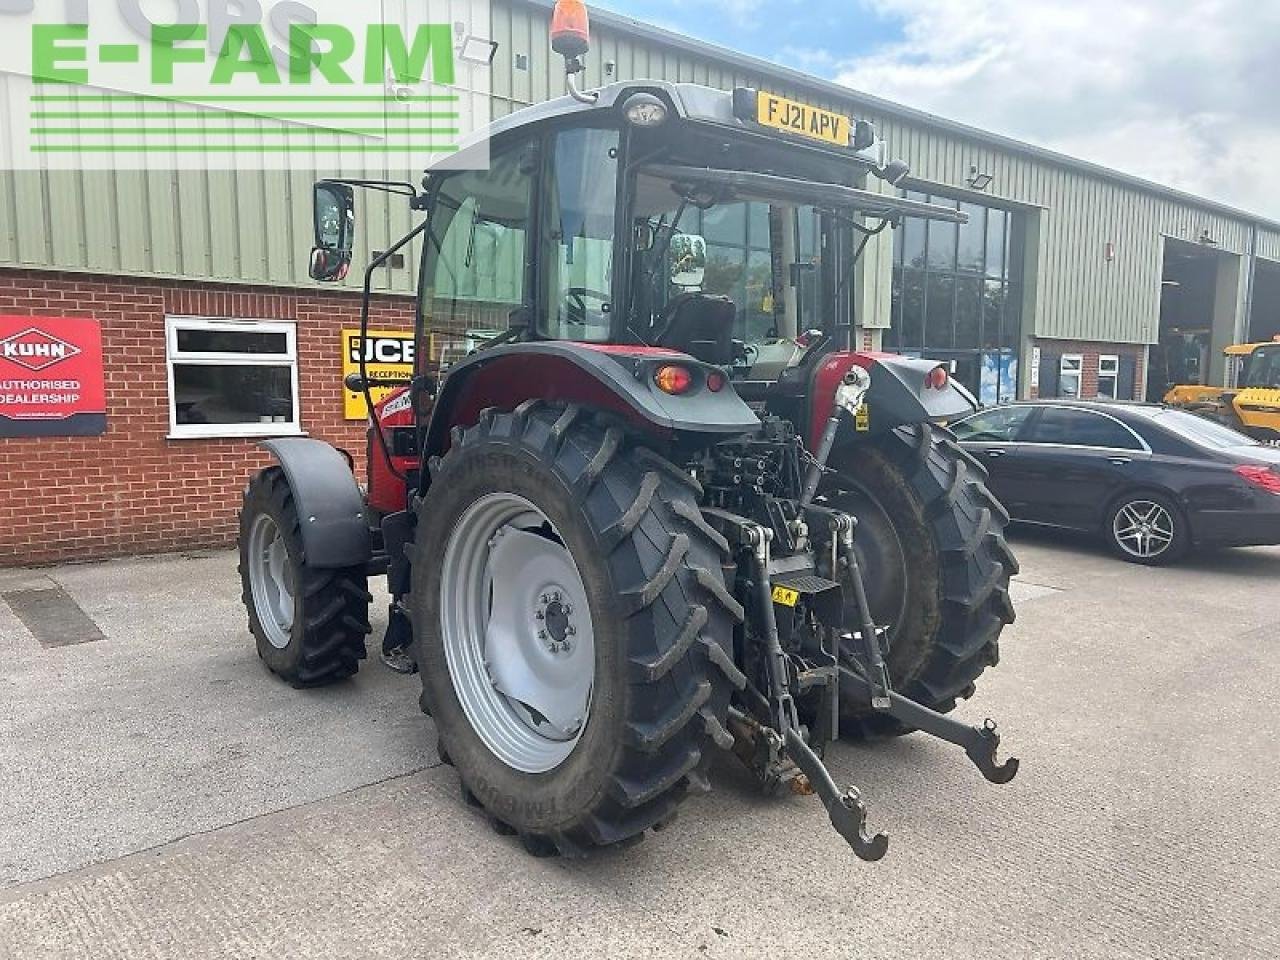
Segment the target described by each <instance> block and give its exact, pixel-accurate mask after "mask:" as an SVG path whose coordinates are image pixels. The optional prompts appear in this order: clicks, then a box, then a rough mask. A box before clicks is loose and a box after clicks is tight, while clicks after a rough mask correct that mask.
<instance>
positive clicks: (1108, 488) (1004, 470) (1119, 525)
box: [952, 400, 1280, 565]
mask: <svg viewBox="0 0 1280 960" xmlns="http://www.w3.org/2000/svg"><path fill="white" fill-rule="evenodd" d="M952 428H953V429H954V430H955V433H956V436H957V437H958V438H959V440H960V442H961V444H962V445H963V446H964V448H965V449H966V450H968V451H969V453H971V454H972V455H973V456H974V457H976V458H977V459H978V460H979V461H980V462H981V463H983V464H984V465H985V466H986V467H987V468H988V469H989V470H990V471H991V480H990V486H991V489H992V491H993V492H994V493H995V495H996V496H997V497H998V498H999V499H1000V500H1001V501H1002V502H1003V503H1004V505H1005V507H1006V508H1007V509H1008V510H1009V513H1010V514H1011V515H1012V517H1013V519H1014V520H1016V521H1020V522H1024V523H1031V524H1040V525H1044V526H1051V527H1061V528H1068V529H1073V530H1083V531H1088V532H1090V533H1096V534H1099V535H1100V536H1102V537H1103V538H1104V539H1105V540H1106V542H1107V543H1108V545H1109V546H1110V547H1111V549H1112V550H1113V551H1114V552H1115V553H1116V554H1117V555H1118V556H1120V557H1122V558H1123V559H1125V560H1129V561H1132V562H1134V563H1143V564H1149V565H1157V564H1165V563H1172V562H1173V561H1175V560H1177V559H1179V558H1180V557H1182V556H1185V555H1186V554H1187V553H1188V552H1189V551H1191V550H1192V549H1196V548H1213V547H1243V546H1267V545H1273V544H1280V447H1275V446H1267V445H1264V444H1262V443H1259V442H1258V441H1256V440H1253V439H1251V438H1249V437H1246V436H1244V435H1243V434H1240V433H1237V432H1236V431H1234V430H1231V429H1229V428H1227V427H1224V426H1221V425H1219V424H1217V423H1214V422H1212V421H1209V420H1205V419H1203V418H1201V417H1199V416H1196V415H1195V414H1192V413H1187V412H1186V411H1183V410H1176V409H1173V408H1170V407H1165V406H1161V405H1158V404H1137V403H1115V402H1110V401H1106V402H1104V401H1075V400H1072V401H1056V400H1046V401H1032V402H1027V403H1013V404H1008V405H1006V406H1000V407H995V408H992V409H987V410H983V411H980V412H978V413H976V414H973V415H971V416H969V417H966V418H965V419H962V420H960V421H958V422H956V423H954V424H952Z"/></svg>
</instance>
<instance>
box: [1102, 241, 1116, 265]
mask: <svg viewBox="0 0 1280 960" xmlns="http://www.w3.org/2000/svg"><path fill="white" fill-rule="evenodd" d="M1102 259H1104V260H1106V261H1107V263H1113V262H1114V261H1115V259H1116V245H1115V242H1114V241H1112V240H1108V241H1107V244H1106V246H1105V247H1103V248H1102Z"/></svg>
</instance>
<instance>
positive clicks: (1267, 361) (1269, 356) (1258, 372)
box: [1241, 346, 1280, 390]
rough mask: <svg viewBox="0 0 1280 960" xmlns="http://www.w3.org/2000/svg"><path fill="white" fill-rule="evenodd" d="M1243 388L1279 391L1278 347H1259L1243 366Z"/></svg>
mask: <svg viewBox="0 0 1280 960" xmlns="http://www.w3.org/2000/svg"><path fill="white" fill-rule="evenodd" d="M1241 386H1243V387H1246V388H1248V387H1253V388H1258V387H1261V388H1263V389H1266V390H1276V389H1280V346H1274V347H1261V348H1259V349H1258V350H1255V351H1254V352H1253V356H1251V357H1250V358H1249V362H1248V364H1247V365H1246V366H1245V371H1244V380H1243V382H1242V383H1241Z"/></svg>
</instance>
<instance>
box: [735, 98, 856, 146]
mask: <svg viewBox="0 0 1280 960" xmlns="http://www.w3.org/2000/svg"><path fill="white" fill-rule="evenodd" d="M756 122H757V123H759V124H762V125H763V126H766V127H772V128H773V129H775V130H782V131H784V132H786V133H794V134H796V135H797V136H801V137H808V138H809V139H810V140H821V141H822V142H823V143H830V144H833V145H834V146H837V147H847V146H849V134H850V131H851V129H852V127H853V122H852V121H851V120H850V119H849V118H848V117H846V116H843V115H841V114H839V113H832V112H831V111H830V110H821V109H819V108H818V107H811V106H809V104H807V103H798V102H796V101H795V100H788V99H787V98H786V97H780V96H778V95H777V94H773V93H764V92H763V91H761V93H760V94H759V99H758V100H757V102H756Z"/></svg>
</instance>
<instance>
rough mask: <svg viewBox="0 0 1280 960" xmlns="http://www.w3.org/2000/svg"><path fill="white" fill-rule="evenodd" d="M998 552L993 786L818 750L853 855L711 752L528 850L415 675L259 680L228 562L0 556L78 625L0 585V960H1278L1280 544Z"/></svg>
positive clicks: (910, 747) (851, 750)
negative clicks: (484, 790)
mask: <svg viewBox="0 0 1280 960" xmlns="http://www.w3.org/2000/svg"><path fill="white" fill-rule="evenodd" d="M1016 545H1017V547H1018V549H1019V553H1020V555H1021V557H1022V559H1023V574H1022V576H1021V577H1020V578H1019V584H1018V593H1017V597H1018V599H1019V601H1020V602H1019V614H1020V618H1019V621H1018V623H1017V624H1016V626H1015V627H1014V628H1012V629H1011V630H1010V632H1009V633H1008V634H1007V639H1006V642H1005V644H1004V662H1003V663H1002V665H1001V667H1000V669H998V670H996V671H994V672H993V673H991V674H989V675H988V676H987V677H986V678H985V680H984V681H983V683H982V684H981V685H980V687H979V695H978V697H977V698H976V699H975V701H973V702H971V703H969V704H966V705H965V706H964V707H963V708H962V711H963V714H964V715H965V716H966V717H968V718H970V719H972V720H975V721H976V720H980V719H981V718H982V717H984V716H987V715H992V716H995V717H997V718H999V720H1000V722H1001V728H1002V730H1003V731H1004V733H1005V737H1006V740H1005V742H1006V745H1007V746H1008V748H1009V752H1010V753H1013V754H1016V755H1017V756H1019V757H1020V758H1021V759H1022V772H1021V773H1020V774H1019V776H1018V778H1017V779H1016V780H1015V781H1014V782H1013V783H1012V784H1011V785H1009V786H1007V787H1004V788H997V787H994V786H990V785H988V784H986V783H985V782H984V781H983V780H982V779H981V777H980V776H979V775H978V773H977V772H976V771H975V770H974V769H973V768H972V767H971V766H970V765H969V764H968V762H967V761H966V760H965V759H964V757H963V755H962V754H960V753H959V752H958V751H956V750H954V749H953V748H949V747H947V746H945V745H943V744H940V743H936V742H933V741H930V740H928V739H925V738H922V737H919V736H913V737H908V738H906V739H903V740H900V741H895V742H889V743H881V744H877V745H874V746H872V747H864V746H856V745H855V746H845V745H842V746H840V747H838V748H837V749H836V750H834V751H833V754H834V755H833V756H832V757H831V762H832V766H833V767H834V769H835V771H836V776H837V780H841V781H848V782H855V783H857V784H859V785H860V786H862V787H863V789H864V792H865V793H866V794H867V795H868V798H869V800H870V802H871V805H872V822H873V825H874V826H876V827H880V828H886V829H888V830H889V832H890V833H891V834H892V836H893V844H892V847H891V849H890V853H889V856H888V857H887V858H886V859H885V860H884V861H882V862H881V863H879V864H864V863H861V862H859V861H858V860H856V859H855V858H854V857H853V856H852V854H851V853H850V852H849V851H848V849H847V848H846V847H845V846H844V845H843V843H842V842H841V841H840V840H839V838H838V837H837V836H836V835H835V834H834V833H833V832H832V831H831V830H830V828H829V826H828V824H827V821H826V817H825V815H824V813H823V811H822V809H821V806H820V805H819V804H818V802H817V801H816V800H814V799H803V798H791V799H788V800H785V801H777V802H770V801H765V800H763V799H762V798H760V797H758V796H757V795H756V794H755V793H754V792H753V790H752V787H751V784H750V783H749V781H748V779H747V778H746V777H745V776H744V775H742V774H741V773H740V772H739V771H738V770H737V769H736V768H735V767H734V766H733V765H732V764H729V763H726V764H724V765H723V766H722V769H721V770H720V771H719V772H718V775H717V776H716V777H715V780H714V783H715V786H716V790H715V792H714V793H712V794H711V795H710V796H708V797H704V798H698V799H695V800H692V801H690V802H689V803H687V804H686V805H685V807H684V808H683V812H682V815H681V817H680V819H679V820H678V821H677V822H676V823H675V824H674V825H673V826H672V827H671V828H670V829H669V830H667V831H666V832H664V833H663V834H661V835H658V836H650V837H649V838H648V839H647V840H646V842H644V843H642V844H640V845H639V846H637V847H635V848H632V849H630V850H627V851H623V852H613V853H605V854H602V855H599V856H597V857H595V858H593V859H591V860H588V861H587V862H585V863H579V862H564V861H558V860H551V861H546V860H533V859H531V858H529V857H527V856H526V855H525V854H524V853H523V852H522V851H521V850H520V849H519V848H518V847H517V845H516V844H515V843H513V842H512V841H511V840H510V839H507V838H502V837H499V836H496V835H495V834H494V833H492V832H491V831H490V830H489V828H488V827H487V826H486V825H485V823H484V822H483V821H482V820H481V819H480V818H479V817H478V816H476V815H475V814H474V813H473V812H472V811H470V810H469V809H467V808H466V807H464V806H463V805H462V803H461V801H460V799H459V796H458V785H457V779H456V777H455V776H454V773H453V771H452V770H451V769H450V768H448V767H444V766H441V765H439V763H438V759H437V757H436V756H435V754H434V750H433V744H434V737H433V735H432V732H431V724H430V721H429V720H427V719H426V718H424V717H423V716H422V715H421V714H420V713H419V712H418V710H417V706H416V694H417V689H418V681H417V679H416V678H404V677H397V676H394V675H392V674H390V673H389V672H387V671H385V670H383V669H382V668H381V667H380V666H377V665H370V666H369V667H367V668H366V670H365V671H364V672H363V673H362V674H361V675H360V677H359V678H358V679H357V680H356V681H354V682H352V683H349V684H346V685H344V686H342V687H339V688H337V689H332V690H327V691H316V692H309V693H297V692H295V691H293V690H290V689H288V688H287V687H284V686H282V685H281V684H279V683H278V682H275V681H274V680H273V679H272V678H271V677H270V676H269V675H268V674H267V673H266V672H265V671H264V670H263V669H262V668H261V666H260V664H259V662H258V660H257V657H256V656H255V654H254V652H253V647H252V643H251V642H250V640H249V638H248V634H247V631H246V628H245V624H244V617H243V614H242V613H241V610H240V606H239V600H238V593H239V587H238V583H237V582H236V577H235V562H234V558H233V557H232V556H231V555H230V554H222V553H219V554H216V555H206V556H193V557H168V558H162V559H144V560H133V561H126V562H117V563H110V564H100V565H89V566H75V567H64V568H59V569H54V570H47V571H44V570H41V571H0V592H3V593H6V594H12V593H14V592H20V591H23V590H25V589H48V588H52V587H54V586H61V587H62V588H63V589H65V591H66V592H67V594H68V595H69V596H70V597H71V598H73V599H74V600H75V601H76V602H77V603H78V604H79V606H80V607H81V608H82V609H83V610H84V612H85V613H86V614H87V615H88V617H89V618H90V619H91V620H92V621H93V623H94V624H96V626H97V628H98V629H99V630H100V631H101V634H102V639H99V640H97V641H95V642H91V643H86V644H82V645H74V646H46V645H45V644H42V643H41V642H40V640H39V639H38V638H37V637H36V636H33V635H32V634H31V633H30V632H28V630H27V629H26V628H25V627H24V626H23V625H22V623H21V622H20V621H19V620H18V619H17V618H16V616H15V615H14V614H13V612H12V610H11V607H10V605H8V604H6V603H0V663H2V664H3V666H2V667H0V957H5V958H13V960H25V958H36V957H39V958H46V957H49V958H64V957H92V958H95V960H97V958H115V957H122V958H123V957H130V958H132V957H166V958H196V957H237V958H239V957H272V958H277V957H316V958H325V960H329V958H344V960H345V958H359V957H366V956H367V957H422V958H435V957H445V956H503V957H524V956H545V957H555V958H570V957H597V956H612V957H623V956H626V957H631V956H638V957H644V956H653V957H680V956H690V957H704V956H706V957H716V956H720V957H741V956H757V955H758V956H771V957H776V956H781V955H784V954H785V955H787V956H823V957H842V958H844V957H921V958H922V957H928V958H930V960H934V958H944V957H956V958H966V960H971V958H983V960H990V958H1000V957H1011V958H1023V957H1061V958H1073V960H1074V958H1085V957H1132V958H1143V960H1147V958H1154V957H1176V958H1192V957H1204V958H1215V960H1217V958H1224V957H1232V958H1244V957H1260V958H1261V957H1268V958H1274V957H1276V956H1280V930H1278V929H1277V927H1276V924H1275V918H1276V917H1277V916H1280V813H1277V810H1276V803H1275V797H1276V795H1277V792H1280V750H1277V748H1276V745H1277V743H1278V742H1280V711H1277V709H1276V691H1277V689H1278V688H1280V648H1278V646H1277V641H1278V640H1280V589H1277V588H1278V587H1280V550H1251V551H1236V552H1232V553H1225V554H1217V555H1213V556H1206V557H1204V558H1201V559H1199V560H1196V561H1194V562H1192V563H1190V564H1188V565H1186V566H1183V567H1179V568H1177V569H1173V570H1159V571H1152V570H1145V569H1142V568H1138V567H1133V566H1129V565H1126V564H1123V563H1119V562H1117V561H1114V560H1112V559H1110V558H1109V557H1107V556H1106V555H1104V554H1103V553H1101V552H1100V551H1099V550H1097V549H1094V548H1093V547H1091V546H1089V545H1087V544H1082V543H1080V542H1078V541H1070V542H1066V543H1059V542H1057V540H1056V539H1055V538H1051V537H1047V536H1037V537H1034V538H1032V537H1030V536H1029V535H1023V536H1022V537H1021V538H1020V539H1019V540H1018V541H1017V543H1016ZM380 625H381V618H379V621H378V622H376V623H375V627H376V628H380ZM46 640H47V638H46Z"/></svg>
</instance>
